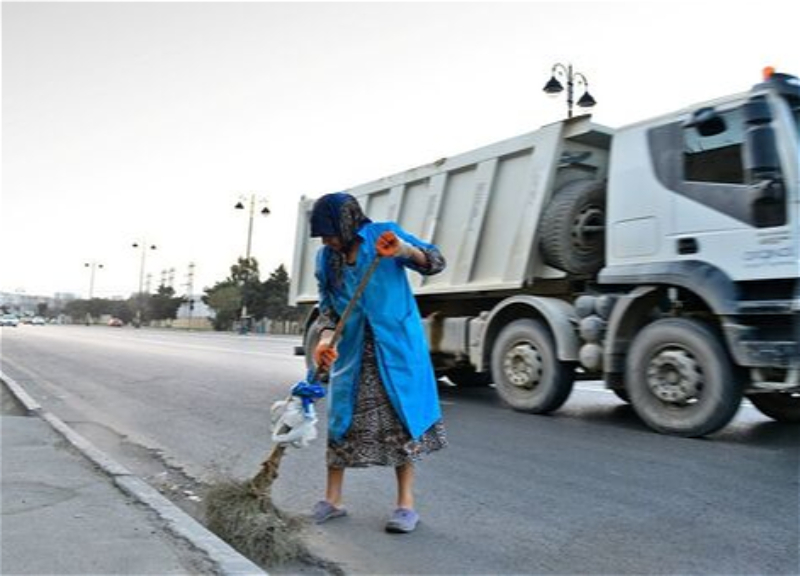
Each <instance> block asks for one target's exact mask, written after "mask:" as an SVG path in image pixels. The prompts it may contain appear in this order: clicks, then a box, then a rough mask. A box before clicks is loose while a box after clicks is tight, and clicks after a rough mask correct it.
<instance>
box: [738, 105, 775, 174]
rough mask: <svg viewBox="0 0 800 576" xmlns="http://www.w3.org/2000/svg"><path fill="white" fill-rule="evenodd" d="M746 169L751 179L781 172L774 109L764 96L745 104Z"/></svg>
mask: <svg viewBox="0 0 800 576" xmlns="http://www.w3.org/2000/svg"><path fill="white" fill-rule="evenodd" d="M744 121H745V125H746V126H745V151H746V152H745V157H744V169H745V171H746V172H747V175H748V176H749V177H750V181H751V182H752V181H757V180H761V179H763V178H765V177H767V178H769V177H773V176H775V175H778V174H780V158H779V157H778V147H777V144H776V142H775V130H773V128H772V124H771V123H772V111H771V110H770V109H769V105H768V104H767V101H766V100H765V99H764V97H763V96H756V97H753V98H750V100H748V101H747V104H745V106H744Z"/></svg>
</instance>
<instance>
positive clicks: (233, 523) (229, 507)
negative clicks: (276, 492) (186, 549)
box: [205, 450, 305, 566]
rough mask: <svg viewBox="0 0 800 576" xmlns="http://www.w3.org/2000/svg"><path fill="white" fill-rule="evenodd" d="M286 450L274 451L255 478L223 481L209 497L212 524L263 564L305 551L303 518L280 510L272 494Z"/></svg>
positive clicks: (246, 553) (245, 553)
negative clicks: (273, 500)
mask: <svg viewBox="0 0 800 576" xmlns="http://www.w3.org/2000/svg"><path fill="white" fill-rule="evenodd" d="M282 452H283V450H280V451H279V452H278V451H277V450H275V451H273V453H272V455H271V456H270V458H268V459H267V460H266V461H265V462H264V463H263V464H262V469H261V471H260V472H259V474H258V475H257V476H256V477H255V478H253V479H252V480H250V481H236V480H225V481H222V482H219V483H217V484H215V485H214V486H212V487H211V488H210V489H209V490H208V492H207V494H206V498H205V502H206V510H205V512H206V521H207V523H208V528H209V529H210V530H211V531H213V532H214V533H216V534H217V535H218V536H219V537H220V538H222V539H223V540H225V541H226V542H228V544H230V545H231V546H233V547H234V548H236V549H237V550H238V551H239V552H241V553H242V554H244V555H245V556H247V557H248V558H250V559H251V560H253V561H255V562H257V563H259V564H261V565H263V566H269V565H273V564H276V563H281V562H286V561H290V560H294V559H298V558H301V557H303V556H304V555H305V548H304V546H303V545H302V542H301V540H300V537H299V530H300V527H301V526H302V521H301V520H299V519H297V518H293V517H290V516H288V515H287V514H285V513H283V512H281V511H280V510H278V509H277V508H276V507H275V506H274V504H273V503H272V499H271V497H270V494H271V488H272V483H273V482H274V481H275V478H276V477H277V469H278V465H279V463H280V457H281V456H282Z"/></svg>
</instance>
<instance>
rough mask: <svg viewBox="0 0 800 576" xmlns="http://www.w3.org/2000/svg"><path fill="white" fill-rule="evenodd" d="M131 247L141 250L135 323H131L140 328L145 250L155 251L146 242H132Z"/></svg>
mask: <svg viewBox="0 0 800 576" xmlns="http://www.w3.org/2000/svg"><path fill="white" fill-rule="evenodd" d="M133 247H134V248H141V250H142V255H141V258H140V260H139V292H138V293H137V294H136V319H135V321H134V323H133V325H134V326H135V327H136V328H140V327H141V325H142V296H143V289H144V267H145V262H146V261H147V250H148V249H149V250H155V249H156V245H155V244H151V245H149V246H148V244H147V242H146V241H143V242H141V243H138V242H134V243H133ZM148 284H149V282H148ZM147 290H148V292H149V291H150V287H149V286H148V288H147Z"/></svg>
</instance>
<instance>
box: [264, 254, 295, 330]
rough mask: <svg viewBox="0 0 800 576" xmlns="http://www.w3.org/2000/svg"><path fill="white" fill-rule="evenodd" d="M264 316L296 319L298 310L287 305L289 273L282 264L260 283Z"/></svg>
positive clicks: (275, 318) (271, 318)
mask: <svg viewBox="0 0 800 576" xmlns="http://www.w3.org/2000/svg"><path fill="white" fill-rule="evenodd" d="M261 287H262V289H261V294H262V298H263V308H264V316H265V317H267V318H269V319H270V320H298V319H299V317H300V312H299V310H298V309H297V307H295V306H289V273H288V272H287V271H286V268H284V266H283V264H281V265H280V266H278V267H277V268H276V269H275V271H273V272H272V274H270V276H269V278H268V279H267V280H266V281H265V282H264V283H263V284H262V285H261Z"/></svg>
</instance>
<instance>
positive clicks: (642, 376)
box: [625, 318, 742, 438]
mask: <svg viewBox="0 0 800 576" xmlns="http://www.w3.org/2000/svg"><path fill="white" fill-rule="evenodd" d="M625 382H626V384H625V385H626V388H627V391H628V395H629V396H630V400H631V404H632V405H633V409H634V410H635V411H636V413H637V414H638V415H639V417H640V418H641V419H642V420H643V421H644V422H645V424H647V425H648V426H649V427H650V428H652V429H654V430H657V431H658V432H662V433H665V434H672V435H675V436H684V437H690V438H691V437H697V436H705V435H706V434H711V433H712V432H715V431H717V430H719V429H720V428H722V427H723V426H725V425H726V424H727V423H728V422H730V420H731V419H732V418H733V416H734V415H735V414H736V410H737V409H738V408H739V404H740V402H741V399H742V382H741V379H740V378H739V374H738V373H737V371H736V370H735V368H734V366H733V363H732V362H731V359H730V357H729V356H728V352H727V350H726V349H725V348H724V347H723V345H722V343H721V341H720V337H719V336H718V335H717V334H716V333H715V332H714V331H713V330H712V329H711V328H709V327H708V326H707V325H705V324H703V323H701V322H698V321H696V320H690V319H687V318H667V319H663V320H656V321H655V322H653V323H651V324H649V325H648V326H646V327H645V328H644V329H643V330H642V331H641V332H639V334H638V335H637V336H636V337H635V338H634V340H633V345H632V346H631V348H630V351H629V352H628V358H627V363H626V372H625Z"/></svg>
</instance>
